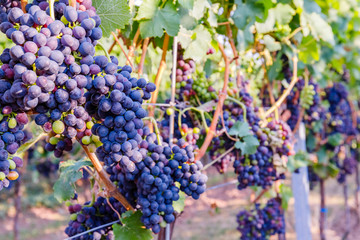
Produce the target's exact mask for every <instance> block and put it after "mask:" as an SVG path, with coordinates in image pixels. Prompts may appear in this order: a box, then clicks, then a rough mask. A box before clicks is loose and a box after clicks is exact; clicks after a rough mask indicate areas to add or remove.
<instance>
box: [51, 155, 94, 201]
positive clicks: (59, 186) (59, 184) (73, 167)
mask: <svg viewBox="0 0 360 240" xmlns="http://www.w3.org/2000/svg"><path fill="white" fill-rule="evenodd" d="M85 166H92V163H91V161H90V160H89V159H88V158H86V159H82V160H79V161H74V160H67V161H65V162H62V163H60V176H59V179H58V180H57V181H56V182H55V184H54V196H55V198H56V199H57V200H58V201H59V202H63V201H66V200H69V199H71V198H72V197H74V195H75V182H76V181H77V180H79V179H80V178H82V176H83V174H82V172H81V171H80V169H81V168H83V167H85Z"/></svg>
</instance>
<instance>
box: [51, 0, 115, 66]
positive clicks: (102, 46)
mask: <svg viewBox="0 0 360 240" xmlns="http://www.w3.org/2000/svg"><path fill="white" fill-rule="evenodd" d="M50 1H54V0H50ZM96 45H97V46H99V47H100V48H101V49H102V50H103V51H104V53H105V56H106V57H107V59H108V60H109V62H111V58H110V55H109V53H108V51H106V49H105V47H104V45H102V43H100V42H97V44H96Z"/></svg>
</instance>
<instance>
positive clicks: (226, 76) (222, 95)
mask: <svg viewBox="0 0 360 240" xmlns="http://www.w3.org/2000/svg"><path fill="white" fill-rule="evenodd" d="M218 45H219V49H220V51H221V54H222V56H223V58H224V61H225V73H224V85H223V88H222V90H221V92H220V94H219V101H218V104H217V106H216V110H215V113H214V117H213V120H212V121H211V125H210V129H209V131H208V133H207V135H206V137H205V140H204V143H203V145H202V146H201V148H200V150H199V152H198V154H197V155H196V157H195V161H198V160H199V159H201V158H202V157H203V156H204V155H205V153H206V150H207V148H208V147H209V145H210V143H211V140H212V139H213V137H214V134H215V130H216V125H217V123H218V121H219V115H220V112H221V109H222V108H223V105H224V101H225V99H226V97H227V94H226V93H227V87H228V82H229V72H230V61H229V59H228V57H227V56H226V54H225V50H224V47H223V46H222V45H221V43H220V42H218Z"/></svg>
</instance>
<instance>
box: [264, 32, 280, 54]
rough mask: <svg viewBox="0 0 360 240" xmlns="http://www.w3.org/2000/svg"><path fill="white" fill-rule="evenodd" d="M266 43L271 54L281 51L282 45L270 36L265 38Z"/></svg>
mask: <svg viewBox="0 0 360 240" xmlns="http://www.w3.org/2000/svg"><path fill="white" fill-rule="evenodd" d="M264 43H265V45H266V47H267V49H269V51H270V52H275V51H278V50H280V49H281V44H280V43H279V42H277V41H275V39H274V38H273V37H272V36H270V35H265V36H264Z"/></svg>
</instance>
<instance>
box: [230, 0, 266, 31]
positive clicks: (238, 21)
mask: <svg viewBox="0 0 360 240" xmlns="http://www.w3.org/2000/svg"><path fill="white" fill-rule="evenodd" d="M235 3H236V10H235V12H234V14H233V16H232V19H233V20H234V23H235V25H236V27H238V28H239V29H241V30H244V29H245V27H246V26H250V25H253V24H254V23H255V21H256V19H262V17H263V14H264V8H263V6H261V4H256V2H253V1H251V2H247V3H243V2H242V0H235Z"/></svg>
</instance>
